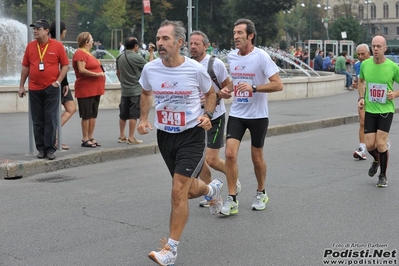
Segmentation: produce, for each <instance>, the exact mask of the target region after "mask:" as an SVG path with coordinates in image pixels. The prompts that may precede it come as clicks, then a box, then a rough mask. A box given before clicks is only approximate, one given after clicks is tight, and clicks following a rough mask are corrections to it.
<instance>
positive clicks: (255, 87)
mask: <svg viewBox="0 0 399 266" xmlns="http://www.w3.org/2000/svg"><path fill="white" fill-rule="evenodd" d="M257 89H258V86H256V85H252V92H253V93H255V92H256V90H257Z"/></svg>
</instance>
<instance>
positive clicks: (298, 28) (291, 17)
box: [285, 8, 308, 42]
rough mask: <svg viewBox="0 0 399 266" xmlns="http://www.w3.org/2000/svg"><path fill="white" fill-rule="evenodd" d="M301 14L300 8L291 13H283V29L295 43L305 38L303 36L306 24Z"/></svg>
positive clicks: (305, 31)
mask: <svg viewBox="0 0 399 266" xmlns="http://www.w3.org/2000/svg"><path fill="white" fill-rule="evenodd" d="M303 13H304V11H303V9H302V8H294V9H293V10H292V11H291V13H285V27H286V29H287V32H288V34H289V35H290V36H291V38H292V39H293V40H294V41H295V42H299V41H300V40H304V39H305V38H306V37H304V36H306V35H305V34H306V33H307V29H308V23H307V20H306V19H305V18H304V15H303Z"/></svg>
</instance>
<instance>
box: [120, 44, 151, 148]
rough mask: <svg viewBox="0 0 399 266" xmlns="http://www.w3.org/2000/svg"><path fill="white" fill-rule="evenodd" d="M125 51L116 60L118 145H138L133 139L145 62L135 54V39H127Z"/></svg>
mask: <svg viewBox="0 0 399 266" xmlns="http://www.w3.org/2000/svg"><path fill="white" fill-rule="evenodd" d="M125 47H126V49H125V51H124V52H123V53H122V54H120V55H119V56H118V57H117V58H116V75H117V77H118V79H119V81H120V83H121V102H120V104H119V138H118V142H119V143H127V144H140V143H143V141H142V140H138V139H136V138H135V137H134V131H135V130H136V124H137V119H138V118H140V95H141V90H142V88H141V85H140V83H139V79H140V76H141V71H142V70H143V68H144V65H145V64H146V63H147V61H146V60H145V59H144V58H143V57H142V56H141V55H139V54H138V53H137V51H138V50H139V42H138V40H137V39H136V38H135V37H127V38H126V40H125ZM126 120H129V137H128V138H126V135H125V127H126Z"/></svg>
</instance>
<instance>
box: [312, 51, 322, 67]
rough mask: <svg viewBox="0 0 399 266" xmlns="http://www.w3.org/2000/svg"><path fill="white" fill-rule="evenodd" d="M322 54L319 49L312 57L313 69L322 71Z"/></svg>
mask: <svg viewBox="0 0 399 266" xmlns="http://www.w3.org/2000/svg"><path fill="white" fill-rule="evenodd" d="M323 56H324V52H323V51H319V54H318V55H317V56H316V57H315V58H314V64H313V69H314V70H316V71H323Z"/></svg>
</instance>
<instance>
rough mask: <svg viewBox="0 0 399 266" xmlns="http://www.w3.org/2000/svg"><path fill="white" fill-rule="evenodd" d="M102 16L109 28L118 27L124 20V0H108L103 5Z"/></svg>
mask: <svg viewBox="0 0 399 266" xmlns="http://www.w3.org/2000/svg"><path fill="white" fill-rule="evenodd" d="M102 16H103V17H104V19H105V20H106V21H107V25H108V28H109V29H119V28H121V27H122V26H123V24H125V22H126V0H109V1H107V2H106V3H105V4H104V5H103V12H102Z"/></svg>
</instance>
